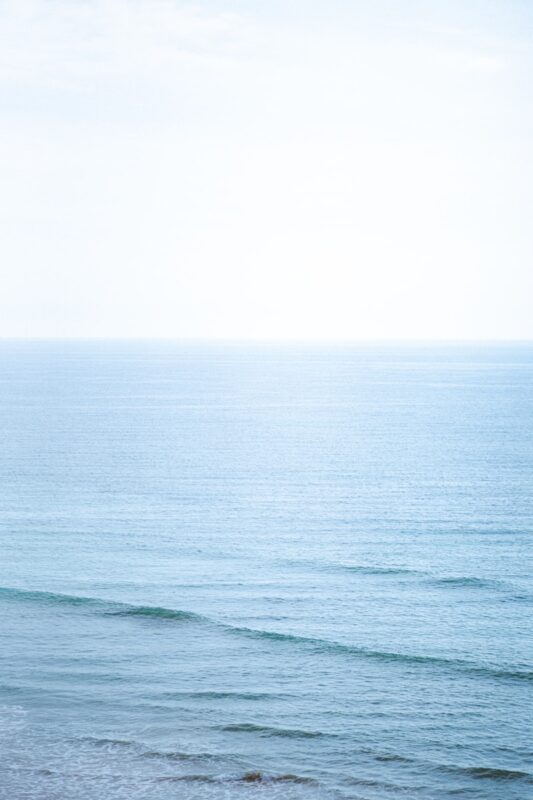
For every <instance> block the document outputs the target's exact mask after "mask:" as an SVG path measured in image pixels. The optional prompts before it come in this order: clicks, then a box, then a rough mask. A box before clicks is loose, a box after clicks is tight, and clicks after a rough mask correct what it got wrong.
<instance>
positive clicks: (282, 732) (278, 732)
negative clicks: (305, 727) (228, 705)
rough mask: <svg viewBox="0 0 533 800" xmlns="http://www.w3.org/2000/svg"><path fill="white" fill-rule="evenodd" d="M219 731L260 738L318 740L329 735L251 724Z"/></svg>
mask: <svg viewBox="0 0 533 800" xmlns="http://www.w3.org/2000/svg"><path fill="white" fill-rule="evenodd" d="M219 730H222V731H229V732H234V733H257V734H259V735H260V736H284V737H286V738H288V739H318V738H320V737H324V736H328V735H330V734H326V733H321V732H320V731H302V730H298V729H295V728H271V727H268V726H266V725H255V724H254V723H252V722H243V723H236V724H231V725H223V726H221V727H220V729H219Z"/></svg>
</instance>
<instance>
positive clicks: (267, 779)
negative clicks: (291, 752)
mask: <svg viewBox="0 0 533 800" xmlns="http://www.w3.org/2000/svg"><path fill="white" fill-rule="evenodd" d="M155 780H156V782H157V783H219V784H221V783H222V784H227V783H260V784H271V783H304V784H312V785H316V784H317V781H316V780H315V779H314V778H307V777H303V776H302V775H292V774H291V773H287V774H286V775H264V774H263V773H262V772H245V773H244V775H239V776H237V777H235V778H231V777H222V778H217V777H214V776H213V775H168V776H163V777H160V778H156V779H155Z"/></svg>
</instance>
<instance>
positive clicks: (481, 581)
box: [430, 575, 509, 589]
mask: <svg viewBox="0 0 533 800" xmlns="http://www.w3.org/2000/svg"><path fill="white" fill-rule="evenodd" d="M430 583H432V584H433V585H435V586H449V587H450V588H454V587H457V588H458V589H459V588H461V587H464V586H466V587H472V588H474V589H476V588H477V589H506V588H509V587H508V585H506V584H505V583H504V581H500V580H495V579H491V578H476V577H474V576H469V575H460V576H458V577H447V578H433V579H432V580H431V581H430Z"/></svg>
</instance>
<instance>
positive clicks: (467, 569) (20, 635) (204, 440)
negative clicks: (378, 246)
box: [0, 341, 533, 800]
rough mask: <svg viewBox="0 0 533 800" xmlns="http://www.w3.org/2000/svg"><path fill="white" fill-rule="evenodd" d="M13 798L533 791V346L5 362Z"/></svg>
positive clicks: (7, 701) (4, 684) (3, 532)
mask: <svg viewBox="0 0 533 800" xmlns="http://www.w3.org/2000/svg"><path fill="white" fill-rule="evenodd" d="M0 432H1V449H0V526H1V527H0V558H1V566H0V585H1V588H0V798H2V800H135V799H138V800H171V798H172V799H173V800H175V799H176V798H179V800H204V798H205V800H222V798H224V799H225V800H254V799H255V798H257V800H270V798H272V800H274V799H278V798H279V799H280V800H281V798H283V800H296V799H297V798H298V800H300V799H301V800H324V799H325V798H331V799H332V800H336V799H337V798H339V799H342V798H350V799H351V800H386V798H391V799H392V798H406V800H445V799H446V798H464V800H526V798H528V797H533V767H532V764H533V752H532V751H533V742H532V735H531V734H532V722H531V721H532V717H533V703H532V695H533V664H532V662H533V653H532V646H531V618H532V605H533V581H532V577H531V575H532V569H531V566H532V564H531V553H532V550H531V536H532V533H533V345H531V344H513V345H501V344H500V345H497V344H495V345H492V344H487V345H483V346H481V345H468V344H464V345H444V344H441V345H429V344H428V345H404V346H392V345H391V346H386V345H369V346H363V345H316V344H313V345H305V346H304V345H295V344H293V345H266V344H261V345H259V344H258V345H254V346H251V345H237V344H235V345H229V344H227V345H214V344H213V345H207V344H202V345H200V344H188V345H185V344H177V343H171V342H130V343H126V342H122V343H120V342H94V341H93V342H70V343H69V342H60V341H59V342H57V341H56V342H50V341H49V342H15V341H12V342H3V343H0Z"/></svg>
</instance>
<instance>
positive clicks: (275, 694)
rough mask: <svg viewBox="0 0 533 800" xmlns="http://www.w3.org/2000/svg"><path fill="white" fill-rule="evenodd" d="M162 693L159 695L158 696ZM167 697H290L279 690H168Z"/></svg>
mask: <svg viewBox="0 0 533 800" xmlns="http://www.w3.org/2000/svg"><path fill="white" fill-rule="evenodd" d="M159 696H161V695H158V697H159ZM164 697H166V698H167V699H169V700H170V699H181V698H187V699H196V698H197V699H199V700H272V699H274V698H281V697H283V698H286V697H290V695H288V694H281V693H279V692H217V691H204V692H201V691H200V692H166V693H165V695H164Z"/></svg>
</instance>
